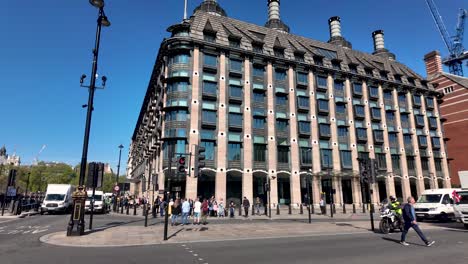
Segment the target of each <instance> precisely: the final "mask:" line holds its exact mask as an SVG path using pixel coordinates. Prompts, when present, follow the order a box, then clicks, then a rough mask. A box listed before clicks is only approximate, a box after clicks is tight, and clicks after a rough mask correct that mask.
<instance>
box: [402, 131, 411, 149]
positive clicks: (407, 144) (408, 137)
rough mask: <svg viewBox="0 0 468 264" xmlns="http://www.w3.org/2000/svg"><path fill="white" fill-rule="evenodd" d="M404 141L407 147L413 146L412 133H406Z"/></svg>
mask: <svg viewBox="0 0 468 264" xmlns="http://www.w3.org/2000/svg"><path fill="white" fill-rule="evenodd" d="M403 142H404V143H405V146H406V147H410V148H411V147H412V146H413V140H412V138H411V135H409V134H405V135H403Z"/></svg>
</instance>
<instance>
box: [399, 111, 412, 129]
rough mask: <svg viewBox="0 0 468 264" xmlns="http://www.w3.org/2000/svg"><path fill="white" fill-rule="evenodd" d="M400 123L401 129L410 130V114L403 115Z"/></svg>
mask: <svg viewBox="0 0 468 264" xmlns="http://www.w3.org/2000/svg"><path fill="white" fill-rule="evenodd" d="M400 121H401V127H403V128H409V126H410V124H409V116H408V114H401V115H400Z"/></svg>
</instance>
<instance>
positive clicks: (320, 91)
mask: <svg viewBox="0 0 468 264" xmlns="http://www.w3.org/2000/svg"><path fill="white" fill-rule="evenodd" d="M268 16H269V18H268V21H267V23H266V24H265V26H258V25H254V24H250V23H247V22H243V21H239V20H236V19H232V18H230V17H228V16H227V13H226V12H225V11H224V10H223V9H222V7H221V6H220V5H219V3H217V1H214V0H205V1H203V2H202V3H201V4H200V6H198V7H197V8H196V9H195V11H194V14H193V15H192V16H191V17H190V19H187V20H185V21H183V22H182V23H180V24H175V25H172V26H170V27H169V28H168V31H169V32H170V34H171V36H170V37H169V38H167V39H165V40H164V41H163V42H162V44H161V47H160V50H159V54H158V56H157V59H156V63H155V66H154V69H153V73H152V76H151V80H150V83H149V86H148V89H147V92H146V96H145V98H144V101H143V105H142V108H141V111H140V115H139V118H138V122H137V124H136V127H135V130H134V134H133V137H132V142H131V146H130V155H129V160H128V171H127V173H128V177H129V178H131V179H132V182H134V183H133V184H132V191H133V192H134V193H136V194H138V195H141V194H142V193H145V191H146V190H147V189H149V190H153V183H154V189H156V190H164V189H165V187H167V186H168V181H169V180H170V186H171V191H172V193H173V195H174V196H178V197H186V198H192V199H193V198H195V197H198V196H202V197H211V196H215V197H216V198H217V199H223V200H224V201H231V200H234V201H239V200H240V199H241V198H242V197H244V196H246V197H247V198H248V199H249V200H250V201H252V200H253V199H254V198H256V197H261V198H263V199H265V188H264V184H265V182H266V181H267V180H270V181H271V183H270V187H271V203H272V206H276V205H277V204H292V205H298V204H299V203H301V202H303V201H304V198H305V194H306V193H307V187H308V186H309V184H311V186H312V198H313V202H314V203H315V204H317V203H318V201H319V199H320V196H321V195H322V194H323V193H325V194H326V198H327V200H329V199H330V192H332V189H334V190H336V193H335V194H334V201H335V203H337V204H342V203H346V204H353V203H354V204H357V205H359V204H361V203H362V201H363V198H362V195H361V184H360V181H359V162H358V158H371V159H375V160H376V161H377V165H378V177H377V181H376V183H375V184H374V186H373V189H374V194H373V195H374V197H373V201H380V200H382V199H383V198H385V197H388V196H389V195H396V196H398V197H407V196H409V195H414V196H418V195H420V194H421V192H422V191H424V190H425V189H429V188H442V187H449V186H450V178H449V173H448V167H447V160H446V157H445V147H444V143H443V137H444V136H443V134H442V129H441V122H440V117H439V110H438V109H439V106H438V103H437V97H438V96H440V94H439V93H438V92H436V91H435V90H434V89H433V87H432V86H431V85H430V84H429V83H428V82H427V81H426V80H424V79H423V78H422V77H421V76H419V75H418V74H416V73H415V72H414V71H412V70H411V69H409V68H408V67H407V66H405V65H403V64H401V63H399V62H398V61H397V60H396V57H395V55H394V54H392V53H391V52H390V51H388V50H387V49H385V42H384V32H383V31H382V30H377V31H375V32H373V34H372V38H373V40H374V47H375V51H374V52H373V53H372V54H368V53H364V52H360V51H356V50H353V49H352V45H351V43H350V42H348V41H347V40H346V39H345V38H344V37H343V35H342V32H341V21H340V18H339V17H332V18H330V20H329V28H330V40H329V41H328V42H327V43H325V42H320V41H316V40H312V39H308V38H304V37H301V36H297V35H294V34H291V33H290V29H289V27H288V26H287V25H286V24H285V23H284V22H283V21H282V20H281V18H280V1H279V0H269V1H268ZM194 145H200V146H203V147H205V149H206V154H205V155H206V167H205V168H204V169H203V170H202V172H201V175H200V176H199V177H197V178H195V177H192V176H190V177H180V176H176V175H177V173H173V174H171V175H174V176H175V177H171V178H169V173H168V172H169V168H168V165H169V159H168V158H169V157H168V152H169V149H171V150H173V151H172V152H171V153H187V152H192V153H193V151H194V150H193V146H194ZM193 160H194V159H193V158H192V159H191V164H190V165H191V166H193ZM173 170H175V166H174V167H173ZM148 187H149V188H148ZM150 192H151V191H150ZM150 197H151V196H150Z"/></svg>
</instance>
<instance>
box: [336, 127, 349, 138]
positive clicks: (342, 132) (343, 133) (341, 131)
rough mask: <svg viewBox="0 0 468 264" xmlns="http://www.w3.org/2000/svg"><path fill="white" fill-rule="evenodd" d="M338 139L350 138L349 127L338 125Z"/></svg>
mask: <svg viewBox="0 0 468 264" xmlns="http://www.w3.org/2000/svg"><path fill="white" fill-rule="evenodd" d="M338 139H348V128H347V127H338Z"/></svg>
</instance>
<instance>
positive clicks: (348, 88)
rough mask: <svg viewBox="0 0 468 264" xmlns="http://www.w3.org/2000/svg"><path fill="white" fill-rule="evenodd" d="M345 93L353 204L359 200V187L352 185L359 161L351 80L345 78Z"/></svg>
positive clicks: (357, 176)
mask: <svg viewBox="0 0 468 264" xmlns="http://www.w3.org/2000/svg"><path fill="white" fill-rule="evenodd" d="M345 88H346V95H347V97H348V99H347V100H348V123H349V144H350V147H351V161H352V162H353V175H352V176H351V190H352V192H353V204H359V203H360V201H361V189H360V188H356V186H354V182H355V178H359V162H358V160H357V159H358V151H357V141H356V127H355V126H354V104H353V92H352V89H351V82H350V80H349V78H346V82H345Z"/></svg>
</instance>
